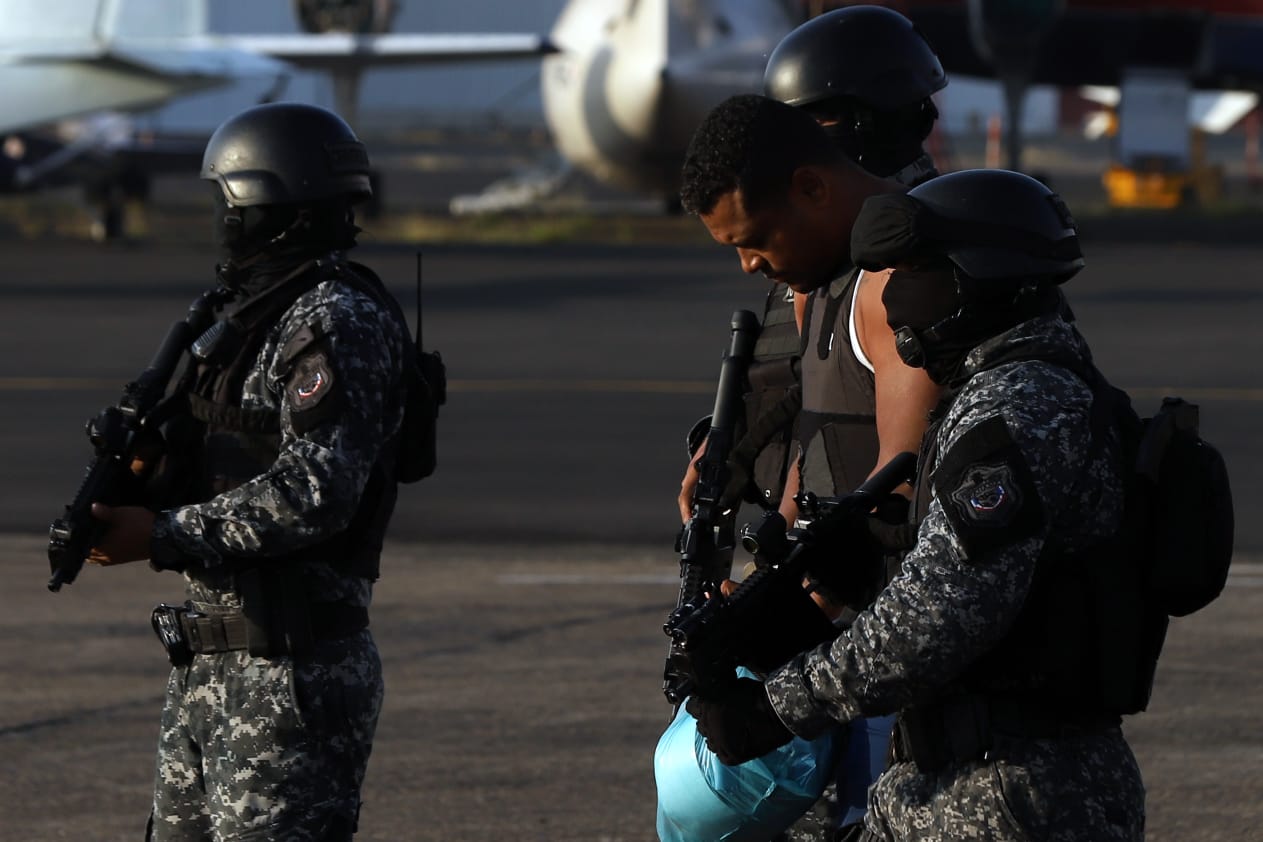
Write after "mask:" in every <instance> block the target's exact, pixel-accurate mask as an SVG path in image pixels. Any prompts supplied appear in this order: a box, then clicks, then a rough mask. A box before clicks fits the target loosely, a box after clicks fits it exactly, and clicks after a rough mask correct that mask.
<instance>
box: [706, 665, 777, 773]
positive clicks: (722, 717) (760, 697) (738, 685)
mask: <svg viewBox="0 0 1263 842" xmlns="http://www.w3.org/2000/svg"><path fill="white" fill-rule="evenodd" d="M685 709H686V710H688V712H689V713H690V714H692V716H693V718H694V719H696V720H697V731H698V733H700V734H701V735H702V736H703V737H705V738H706V746H707V748H709V749H710V750H711V751H713V752H714V753H715V756H716V757H718V758H719V759H720V761H721V762H723V763H725V764H727V765H729V766H736V765H737V764H739V763H744V762H746V761H747V760H753V759H754V758H756V757H762V756H763V755H765V754H767V753H768V752H769V751H771V750H772V749H774V748H777V747H778V746H783V745H785V743H787V742H789V741H790V740H792V739H793V738H794V735H793V734H792V733H791V732H790V730H789V729H788V728H786V727H785V726H784V725H783V724H782V723H781V720H780V717H778V716H777V715H776V711H774V710H772V703H771V702H770V701H768V698H767V691H766V690H765V689H764V688H763V685H762V684H761V683H760V682H758V681H755V680H753V679H751V678H739V679H737V680H736V682H734V683H733V685H732V689H731V690H730V691H729V692H728V693H727V694H726V695H725V696H724V698H723V699H722V700H713V701H708V700H705V699H700V698H698V697H697V696H691V697H690V698H689V700H688V704H686V705H685Z"/></svg>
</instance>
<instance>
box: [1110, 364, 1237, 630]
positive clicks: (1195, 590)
mask: <svg viewBox="0 0 1263 842" xmlns="http://www.w3.org/2000/svg"><path fill="white" fill-rule="evenodd" d="M1105 385H1106V387H1107V388H1108V389H1109V390H1110V392H1111V393H1112V402H1113V411H1114V417H1115V419H1116V421H1117V422H1118V423H1119V425H1120V429H1121V433H1122V443H1123V455H1124V461H1125V464H1128V465H1130V466H1131V468H1130V470H1129V471H1128V472H1127V474H1126V476H1125V482H1126V492H1125V493H1126V495H1127V521H1126V524H1127V525H1126V527H1125V529H1126V530H1127V532H1128V535H1127V539H1128V543H1129V544H1130V546H1131V547H1132V548H1133V551H1134V552H1136V553H1137V554H1138V558H1139V560H1140V562H1141V570H1142V577H1143V585H1144V588H1145V591H1146V592H1147V594H1148V596H1149V597H1150V598H1151V599H1152V600H1154V602H1155V604H1156V605H1157V606H1159V607H1161V608H1162V610H1163V611H1165V612H1166V613H1167V614H1168V615H1170V616H1172V617H1183V616H1185V615H1187V614H1191V613H1193V612H1194V611H1197V610H1199V609H1201V608H1204V607H1205V606H1207V605H1208V604H1210V603H1211V602H1212V601H1213V600H1214V599H1215V598H1216V597H1218V596H1219V594H1220V593H1221V592H1222V591H1223V589H1224V585H1225V583H1226V582H1227V579H1228V565H1229V563H1230V562H1231V560H1232V544H1233V529H1234V523H1233V510H1232V490H1231V488H1230V486H1229V483H1228V468H1227V465H1226V464H1225V463H1224V459H1223V456H1222V455H1221V454H1220V452H1219V451H1218V450H1217V449H1216V448H1215V447H1214V445H1212V444H1210V443H1209V442H1207V441H1206V440H1205V439H1203V438H1202V437H1201V432H1200V425H1199V420H1200V419H1199V411H1198V406H1197V404H1192V403H1189V402H1187V401H1185V400H1184V399H1183V398H1172V397H1167V398H1163V400H1162V404H1161V406H1159V407H1158V411H1157V412H1156V413H1154V414H1153V415H1152V416H1150V417H1147V418H1141V417H1140V416H1139V415H1137V413H1136V411H1135V410H1134V409H1133V408H1132V405H1131V400H1130V398H1128V396H1127V395H1126V394H1125V393H1124V392H1122V391H1121V390H1119V389H1116V388H1115V387H1113V386H1109V385H1108V384H1105ZM1099 395H1100V392H1099V391H1098V396H1099Z"/></svg>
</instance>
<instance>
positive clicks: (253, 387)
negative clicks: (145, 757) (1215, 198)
mask: <svg viewBox="0 0 1263 842" xmlns="http://www.w3.org/2000/svg"><path fill="white" fill-rule="evenodd" d="M304 330H307V331H310V332H314V334H315V335H316V336H317V337H322V339H321V341H319V342H316V343H312V344H311V345H309V346H307V347H306V348H304V349H303V350H302V351H301V352H299V353H298V354H297V355H293V354H292V353H291V352H290V350H289V349H291V348H293V347H294V345H295V344H301V342H294V343H293V344H291V342H292V341H293V340H294V339H295V337H296V336H299V335H300V333H302V332H303V331H304ZM405 341H406V340H405V337H404V334H403V327H402V326H401V325H399V324H398V322H397V320H395V319H394V318H391V316H390V314H389V313H387V312H385V311H384V309H383V307H382V306H381V305H380V304H379V303H378V302H376V301H375V300H374V299H373V298H372V297H370V296H368V295H366V294H365V293H364V292H362V291H359V290H357V289H353V288H351V287H350V286H347V285H345V284H341V283H334V282H329V281H325V282H323V283H321V284H319V285H318V286H316V287H314V288H313V289H311V290H309V291H307V292H306V293H304V294H303V295H302V296H301V297H299V298H298V300H297V301H295V302H294V304H292V305H291V306H290V308H289V309H288V310H287V311H286V312H285V313H284V314H283V315H282V316H281V318H280V319H279V321H278V322H277V323H276V324H275V325H274V326H273V327H272V328H271V329H270V330H269V331H268V333H267V337H266V339H265V341H264V344H263V347H262V349H261V351H260V353H259V354H258V357H257V359H256V362H255V364H254V367H253V369H252V370H251V371H250V372H249V374H248V376H247V377H246V380H245V382H244V386H243V395H242V401H241V403H242V406H243V407H245V408H252V409H268V410H275V411H279V412H280V419H281V421H280V423H281V429H280V433H281V437H282V438H281V446H280V454H279V457H278V458H277V459H276V461H275V463H274V464H273V465H272V466H271V468H269V469H268V470H266V471H265V472H264V473H262V474H260V475H259V476H257V477H255V478H254V479H252V480H250V481H248V482H246V483H245V484H243V485H240V486H239V487H237V488H234V489H232V490H230V491H228V492H226V493H223V494H220V495H219V496H217V497H214V498H213V499H211V500H209V501H207V502H205V503H202V504H199V505H189V506H183V507H181V508H177V509H171V510H167V511H164V512H161V513H160V514H159V515H158V518H157V522H156V524H155V528H154V533H153V549H154V558H155V559H159V558H160V557H163V556H165V557H181V558H184V559H186V560H188V559H192V560H193V564H192V566H190V567H189V568H188V569H186V571H185V581H186V589H187V596H188V598H189V599H190V600H191V601H192V603H193V607H194V608H196V609H198V610H201V611H203V612H214V611H217V610H218V611H226V610H232V609H236V608H239V607H240V596H239V593H238V591H237V589H236V588H235V574H234V573H233V571H232V569H230V567H229V566H228V565H226V564H225V563H224V562H225V561H226V560H228V559H246V560H256V559H257V560H259V561H260V562H261V564H262V565H267V564H268V560H269V559H271V558H275V557H277V556H280V555H283V554H292V553H296V552H297V553H299V554H300V556H299V558H300V559H301V552H302V551H303V550H304V548H309V547H312V546H313V545H315V544H317V543H318V542H321V541H323V540H325V539H328V538H330V537H331V536H333V535H335V534H336V533H338V532H340V531H342V530H344V529H345V528H346V527H347V525H348V523H349V521H350V519H351V517H352V515H353V514H354V513H355V511H356V508H357V506H358V505H359V502H360V498H361V494H362V493H363V491H364V488H365V484H366V482H367V481H368V478H369V474H370V471H371V470H372V468H373V467H374V464H375V463H377V462H378V461H379V460H380V459H389V458H393V454H394V440H395V437H396V434H397V432H398V430H399V427H400V424H401V420H402V388H403V386H402V382H403V381H402V365H403V352H404V346H405ZM286 356H292V358H291V359H288V360H287V359H284V358H285V357H286ZM291 372H293V373H291ZM322 406H323V408H322ZM313 411H320V412H321V413H322V415H321V420H319V422H318V423H315V424H314V426H311V427H310V429H304V430H303V432H302V433H301V434H300V433H299V432H297V431H296V430H295V425H294V419H295V417H296V416H298V415H300V414H301V413H311V412H313ZM302 426H303V427H305V426H306V425H302ZM300 565H301V574H300V575H301V579H302V582H303V584H304V586H305V590H306V592H307V593H308V595H309V596H310V599H311V600H312V601H313V602H325V603H343V604H349V605H354V606H361V607H364V608H365V609H366V608H367V607H368V605H369V602H370V599H371V597H372V583H371V582H370V581H369V580H368V579H366V578H362V577H359V576H350V575H346V574H345V573H343V572H339V570H337V569H336V568H335V566H334V565H333V564H331V563H330V562H329V561H328V560H308V561H300ZM381 702H382V676H381V662H380V660H379V658H378V653H377V648H376V645H375V644H374V642H373V638H372V635H371V634H370V632H369V631H368V629H364V630H362V631H360V632H358V633H355V634H353V635H351V636H349V637H342V638H340V639H335V640H317V641H316V643H315V645H314V651H312V652H311V653H310V654H309V655H306V656H303V657H301V658H297V659H296V658H293V657H291V656H289V655H282V656H277V657H270V658H262V657H252V656H251V655H250V654H249V653H248V652H246V651H243V650H238V651H230V652H222V653H217V654H202V655H198V656H196V657H195V658H194V659H193V662H192V663H191V664H190V665H188V666H185V667H175V668H173V669H172V671H171V676H170V679H169V681H168V684H167V694H166V703H165V706H164V709H163V713H162V727H161V735H160V739H159V746H158V761H157V779H156V784H155V794H154V803H153V817H152V822H153V830H152V835H153V838H154V839H179V840H191V839H234V840H237V839H260V840H262V839H285V840H315V839H324V838H349V836H350V833H351V829H352V828H353V827H354V825H355V819H356V816H357V813H358V809H359V793H360V786H361V783H362V782H363V778H364V772H365V769H366V767H367V763H368V756H369V751H370V749H371V747H372V740H373V733H374V730H375V728H376V724H377V717H378V713H379V711H380V709H381ZM335 827H336V828H338V829H339V830H338V833H333V832H332V831H331V828H335ZM339 833H340V834H341V835H338V834H339ZM326 834H329V835H328V836H326Z"/></svg>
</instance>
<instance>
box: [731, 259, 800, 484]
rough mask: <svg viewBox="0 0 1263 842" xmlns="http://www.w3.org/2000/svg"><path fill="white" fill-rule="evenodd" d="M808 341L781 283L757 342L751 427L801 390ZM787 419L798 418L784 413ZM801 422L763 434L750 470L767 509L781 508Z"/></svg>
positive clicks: (749, 415)
mask: <svg viewBox="0 0 1263 842" xmlns="http://www.w3.org/2000/svg"><path fill="white" fill-rule="evenodd" d="M801 345H802V340H801V339H800V338H799V336H798V322H797V321H796V320H795V318H794V294H793V291H792V290H790V289H789V288H788V287H785V286H782V285H781V284H776V285H775V286H773V287H772V289H771V290H770V291H769V292H768V294H767V304H766V306H765V308H764V313H763V327H762V329H761V330H760V331H759V338H758V341H756V342H755V344H754V360H753V361H752V362H751V363H750V368H749V370H748V372H747V378H748V380H749V382H750V391H749V392H748V393H746V396H745V402H746V429H747V430H748V431H759V430H760V428H761V426H763V425H761V424H760V419H766V418H768V417H769V415H770V413H773V412H775V411H776V408H778V407H781V406H782V405H783V404H784V402H785V401H786V400H787V398H791V399H792V396H791V394H790V393H791V392H792V391H793V390H794V389H796V388H797V386H798V378H799V364H800V363H799V358H800V348H801ZM782 414H783V415H786V416H788V415H793V414H794V413H792V412H784V413H782ZM796 428H797V422H796V421H790V422H781V423H778V424H777V425H776V428H775V429H772V430H768V431H767V432H766V433H763V434H762V435H759V441H760V449H759V450H758V453H757V455H756V456H755V458H754V466H753V469H752V470H751V472H750V476H751V479H752V480H753V482H754V484H755V485H756V486H757V487H758V491H759V494H760V495H761V496H762V498H763V502H764V503H765V504H766V505H769V506H772V507H773V508H775V507H776V506H777V505H779V503H780V500H781V494H782V493H783V492H784V490H785V476H786V473H787V470H788V467H789V454H790V449H791V445H792V444H793V441H794V438H795V435H796V432H795V431H796Z"/></svg>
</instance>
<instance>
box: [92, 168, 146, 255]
mask: <svg viewBox="0 0 1263 842" xmlns="http://www.w3.org/2000/svg"><path fill="white" fill-rule="evenodd" d="M150 187H151V184H150V179H149V176H148V175H147V174H146V173H143V172H141V171H140V170H137V169H125V170H123V171H121V172H118V173H115V174H113V175H111V176H108V177H106V178H104V179H101V180H99V181H96V182H94V183H92V184H88V185H86V186H85V187H84V191H83V192H84V200H85V201H86V202H87V204H88V207H89V208H91V209H92V214H93V217H92V226H91V235H92V239H93V240H95V241H96V242H98V243H108V242H114V241H117V240H122V239H124V238H125V237H126V236H127V229H128V226H127V208H128V205H129V204H132V203H139V202H144V201H146V200H147V199H148V198H149V192H150Z"/></svg>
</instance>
